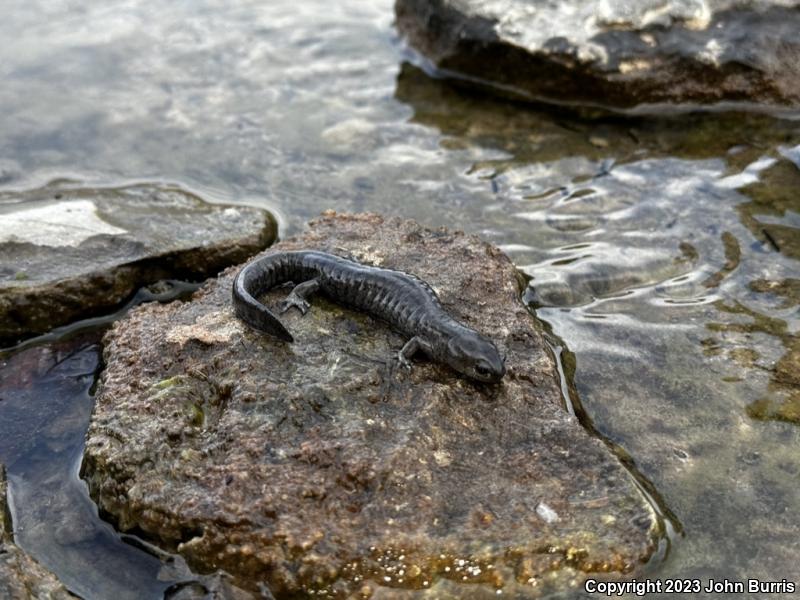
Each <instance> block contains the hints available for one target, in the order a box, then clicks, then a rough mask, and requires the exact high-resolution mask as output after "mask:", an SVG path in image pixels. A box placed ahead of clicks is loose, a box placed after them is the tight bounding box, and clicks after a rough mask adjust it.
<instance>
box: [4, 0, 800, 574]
mask: <svg viewBox="0 0 800 600" xmlns="http://www.w3.org/2000/svg"><path fill="white" fill-rule="evenodd" d="M3 16H4V18H3V19H2V20H0V40H2V43H0V80H2V81H3V85H2V86H0V115H2V123H3V135H2V136H0V182H1V183H2V186H3V187H4V188H6V189H14V188H19V189H23V188H29V187H33V186H37V185H41V184H43V183H45V182H47V181H50V180H53V179H57V178H64V177H66V178H73V179H79V180H81V181H83V182H88V183H97V184H119V183H122V182H128V181H169V182H176V183H179V184H181V185H183V186H185V187H187V188H190V189H192V190H194V191H196V192H198V193H199V194H200V195H201V196H203V197H205V198H207V199H209V200H211V201H220V202H240V203H248V204H255V205H259V206H264V207H267V208H269V209H271V210H273V211H275V213H276V214H277V215H278V216H279V219H280V223H281V227H282V234H283V235H289V234H291V233H293V232H296V231H298V230H299V229H300V228H301V227H302V224H303V223H304V222H305V221H307V220H308V219H309V218H311V217H313V216H314V215H316V214H318V213H319V212H321V211H322V210H325V209H328V208H333V209H336V210H339V211H361V210H373V211H378V212H383V213H387V214H399V215H403V216H408V217H413V218H415V219H417V220H419V221H421V222H423V223H426V224H429V225H432V226H438V225H448V226H451V227H456V228H461V229H464V230H467V231H469V232H473V233H477V234H479V235H481V236H482V237H484V238H485V239H487V240H489V241H491V242H494V243H496V244H498V245H500V246H501V247H503V248H504V249H505V250H506V251H507V252H508V253H509V255H511V256H512V258H513V259H514V261H515V262H516V264H517V265H518V266H519V268H520V269H521V270H522V271H523V272H524V273H526V274H527V275H528V276H529V277H530V278H531V280H530V285H529V288H528V290H527V292H526V294H525V298H524V299H525V301H526V302H528V303H529V304H530V305H531V307H532V308H535V309H536V313H537V315H538V316H539V317H540V318H541V319H543V320H544V321H545V322H546V323H547V324H548V325H549V327H550V328H551V329H552V331H553V333H554V335H555V336H556V337H557V338H560V340H561V343H563V344H564V345H565V347H566V348H568V351H567V352H565V353H564V364H565V367H566V371H567V372H568V373H569V374H571V376H572V378H573V382H574V387H575V389H576V391H577V397H578V398H579V400H580V408H581V410H582V412H583V413H584V414H585V418H586V420H587V424H591V425H592V426H593V427H594V428H595V429H596V430H597V431H598V432H599V433H600V434H602V435H603V436H606V437H607V438H608V439H609V440H611V441H612V442H613V443H615V444H617V445H619V446H620V447H621V448H622V449H624V451H625V452H627V454H628V455H629V456H630V458H631V459H632V460H633V462H634V463H635V465H636V467H637V468H638V470H639V471H640V472H641V473H642V474H643V475H644V476H645V477H646V478H647V479H648V480H649V481H650V482H651V483H652V484H653V486H654V487H655V489H656V490H657V491H658V493H659V494H660V496H661V498H662V499H663V502H664V504H665V506H666V507H667V508H668V509H669V510H670V511H671V512H672V513H673V514H674V515H675V518H676V520H677V522H678V523H679V525H680V529H681V534H680V535H678V536H677V538H676V539H675V540H674V541H673V544H672V546H671V548H670V551H669V553H668V554H667V556H666V558H665V559H664V560H663V561H660V562H658V564H654V565H652V567H651V571H650V573H649V574H650V576H661V577H701V578H703V579H708V578H714V579H721V578H724V577H727V578H729V579H736V580H743V579H747V578H748V577H753V578H761V579H764V580H778V581H779V580H781V579H782V578H786V579H790V580H794V581H800V562H798V561H797V558H796V557H797V555H798V553H800V535H798V534H800V520H798V518H797V515H798V514H800V493H798V489H800V488H798V483H800V447H799V446H798V442H800V429H798V424H800V336H798V330H799V329H800V194H798V189H800V122H797V121H792V120H785V119H784V120H782V119H777V118H771V117H769V116H766V115H747V114H737V113H720V114H683V115H675V116H669V115H661V116H657V117H656V116H653V117H636V118H633V117H628V118H626V117H620V116H613V115H606V114H602V113H598V112H596V111H584V112H574V111H567V110H562V109H555V108H552V107H549V108H548V107H532V106H524V105H520V104H513V103H508V102H503V101H498V100H494V99H492V98H491V97H489V96H486V95H483V94H480V93H477V92H474V91H469V90H462V89H459V88H456V87H453V86H451V85H449V84H446V83H444V82H441V81H437V80H435V79H431V78H430V77H428V76H426V75H425V74H423V73H422V72H421V71H419V70H418V69H416V68H415V67H413V66H411V65H409V64H407V63H406V60H407V59H408V58H409V54H408V53H407V52H406V51H405V50H404V48H403V46H402V43H401V42H400V40H398V39H397V36H396V33H395V31H394V30H393V28H392V19H393V16H392V2H391V0H362V1H355V0H342V1H340V2H323V1H321V0H298V1H295V2H286V1H285V0H273V1H271V2H235V3H231V2H223V1H221V0H220V1H210V0H198V1H192V2H189V1H185V2H177V3H171V4H168V5H163V4H158V5H157V4H145V3H140V2H134V1H127V2H126V1H111V2H99V1H97V0H90V1H86V2H80V3H79V2H72V1H67V0H64V1H59V2H53V1H47V2H45V1H44V0H38V1H35V0H34V1H30V0H27V1H25V2H22V1H21V0H6V2H4V5H3ZM2 410H3V406H2V403H0V411H2ZM48 518H50V517H48ZM52 518H56V517H52ZM98 568H100V567H98Z"/></svg>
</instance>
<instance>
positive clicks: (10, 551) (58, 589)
mask: <svg viewBox="0 0 800 600" xmlns="http://www.w3.org/2000/svg"><path fill="white" fill-rule="evenodd" d="M0 598H3V600H74V599H76V598H77V596H73V595H72V594H70V593H69V591H68V590H67V588H66V587H64V584H62V583H61V582H60V581H59V580H58V579H57V578H56V576H55V575H53V574H52V573H51V572H50V571H48V570H47V569H45V568H44V567H42V566H41V565H40V564H39V563H38V562H36V561H35V560H34V559H33V558H31V557H30V556H28V555H27V554H26V553H25V552H24V551H23V550H21V549H20V548H19V547H18V546H17V545H16V544H14V537H13V527H12V525H11V513H10V511H9V507H8V502H7V485H6V477H5V470H4V468H3V466H2V465H0Z"/></svg>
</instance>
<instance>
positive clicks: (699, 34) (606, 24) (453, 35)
mask: <svg viewBox="0 0 800 600" xmlns="http://www.w3.org/2000/svg"><path fill="white" fill-rule="evenodd" d="M395 11H396V14H397V27H398V29H399V30H400V32H401V33H402V34H403V35H405V36H406V37H407V38H408V40H409V42H410V44H411V45H412V46H413V47H414V48H416V49H417V50H419V51H420V52H421V53H422V54H423V55H425V56H426V57H427V58H428V59H430V60H431V61H432V62H433V63H434V65H435V66H436V67H437V68H438V69H441V70H443V71H444V72H445V73H449V74H456V75H460V76H466V77H468V78H474V79H477V80H479V81H481V82H483V83H488V84H491V85H492V86H495V87H497V86H499V87H501V88H503V89H504V91H505V92H506V93H511V94H512V95H515V96H522V97H526V98H529V99H534V100H546V101H556V102H577V103H585V104H593V105H602V106H608V107H616V108H626V109H627V108H633V107H637V106H639V105H649V104H662V103H681V104H689V105H695V104H700V105H705V104H718V103H728V102H739V103H745V104H749V103H759V104H766V105H773V106H776V107H792V108H797V107H798V106H800V36H798V35H797V31H798V30H800V3H798V2H797V1H796V0H646V1H642V0H622V1H619V2H612V1H610V0H592V1H589V2H583V1H580V0H567V1H562V2H551V1H549V0H433V1H431V2H429V1H427V0H397V2H396V5H395Z"/></svg>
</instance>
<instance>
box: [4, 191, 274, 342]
mask: <svg viewBox="0 0 800 600" xmlns="http://www.w3.org/2000/svg"><path fill="white" fill-rule="evenodd" d="M275 236H276V224H275V221H274V219H273V218H272V216H271V215H270V214H269V213H267V212H266V211H263V210H260V209H256V208H251V207H243V206H223V205H216V204H209V203H207V202H204V201H202V200H201V199H200V198H198V197H197V196H194V195H192V194H190V193H188V192H186V191H184V190H181V189H179V188H175V187H163V186H162V187H159V186H149V185H133V186H128V187H121V188H94V189H89V188H75V187H67V186H47V187H44V188H41V189H37V190H33V191H29V192H25V193H16V192H14V193H12V192H5V193H0V345H4V344H8V343H11V342H13V341H15V340H17V339H19V338H23V337H26V336H30V335H32V334H37V333H43V332H45V331H48V330H50V329H52V328H53V327H56V326H59V325H63V324H65V323H68V322H70V321H74V320H76V319H80V318H84V317H87V316H90V315H93V314H96V313H97V311H100V310H107V309H109V308H111V307H114V306H116V305H118V304H120V303H121V302H123V301H124V300H125V299H127V298H128V297H129V296H130V295H131V294H132V293H133V292H134V291H135V290H136V289H137V288H138V287H140V286H142V285H144V284H147V283H152V282H154V281H157V280H159V279H164V278H171V277H175V278H185V279H198V278H200V279H202V278H205V277H208V276H210V275H214V274H216V273H217V272H219V271H220V270H222V269H223V268H225V267H227V266H229V265H231V264H235V263H237V262H241V261H242V260H244V259H245V258H247V257H248V256H250V255H252V254H253V253H254V252H257V251H258V250H261V249H263V248H264V247H266V246H268V245H269V244H270V243H271V242H272V241H274V239H275Z"/></svg>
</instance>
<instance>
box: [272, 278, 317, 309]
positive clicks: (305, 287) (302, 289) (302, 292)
mask: <svg viewBox="0 0 800 600" xmlns="http://www.w3.org/2000/svg"><path fill="white" fill-rule="evenodd" d="M318 289H319V281H318V280H317V279H310V280H308V281H304V282H303V283H301V284H300V285H298V286H296V287H295V288H294V289H293V290H292V291H291V293H290V294H289V295H288V296H287V297H286V300H284V301H283V302H281V304H280V309H281V312H282V313H284V312H286V311H287V310H289V309H290V308H292V307H293V306H294V307H295V308H297V309H298V310H299V311H300V312H301V313H303V314H306V313H307V312H308V309H309V308H310V306H311V305H310V304H309V303H308V300H307V298H308V297H309V296H310V295H311V294H313V293H314V292H316V291H317V290H318Z"/></svg>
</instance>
